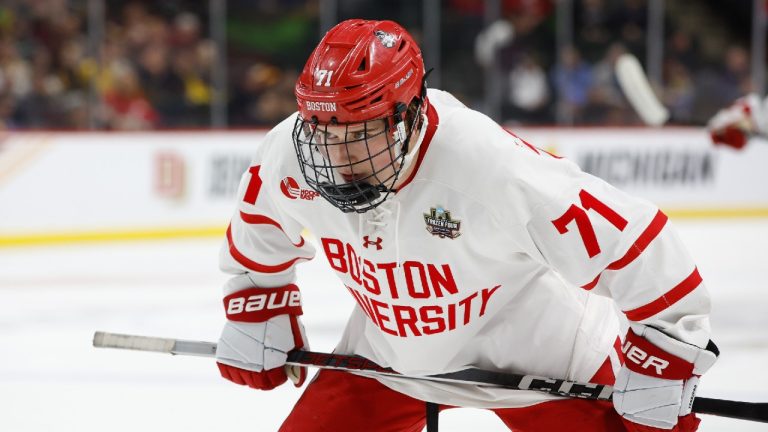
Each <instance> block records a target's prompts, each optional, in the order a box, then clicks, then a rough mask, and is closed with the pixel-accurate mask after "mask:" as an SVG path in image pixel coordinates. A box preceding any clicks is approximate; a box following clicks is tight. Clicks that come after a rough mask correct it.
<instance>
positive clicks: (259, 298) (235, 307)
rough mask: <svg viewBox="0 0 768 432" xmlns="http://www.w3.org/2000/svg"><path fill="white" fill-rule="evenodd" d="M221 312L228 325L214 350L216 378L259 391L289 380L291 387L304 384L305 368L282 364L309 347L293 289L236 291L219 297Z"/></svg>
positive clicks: (292, 287) (295, 290)
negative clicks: (295, 351) (298, 351)
mask: <svg viewBox="0 0 768 432" xmlns="http://www.w3.org/2000/svg"><path fill="white" fill-rule="evenodd" d="M224 309H225V310H226V312H227V323H226V324H225V325H224V329H223V330H222V332H221V337H220V338H219V343H218V346H217V348H216V363H217V365H218V367H219V371H220V372H221V376H223V377H224V378H226V379H228V380H230V381H232V382H235V383H237V384H241V385H247V386H249V387H252V388H255V389H260V390H271V389H273V388H275V387H277V386H279V385H280V384H282V383H284V382H285V381H286V380H287V379H288V378H290V379H291V381H293V383H294V384H295V385H296V387H299V386H301V385H302V384H303V383H304V380H305V379H306V377H307V369H306V368H305V367H298V366H289V365H286V364H285V362H286V359H287V355H288V352H289V351H291V350H294V349H302V348H304V349H306V348H308V347H309V344H308V343H307V338H306V335H305V333H304V326H303V325H302V324H301V321H300V319H299V315H301V313H302V310H301V295H300V293H299V289H298V287H296V285H287V286H283V287H276V288H256V287H254V288H247V289H244V290H241V291H237V292H235V293H233V294H230V295H228V296H226V297H225V298H224Z"/></svg>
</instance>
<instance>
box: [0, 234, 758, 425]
mask: <svg viewBox="0 0 768 432" xmlns="http://www.w3.org/2000/svg"><path fill="white" fill-rule="evenodd" d="M673 222H674V224H675V226H676V227H677V228H678V231H679V232H680V234H681V236H682V237H683V240H684V241H685V242H686V244H687V245H688V246H689V248H690V251H691V253H692V254H693V255H694V257H695V258H696V261H697V263H698V266H699V270H700V272H701V274H702V276H703V277H704V280H705V281H706V283H707V285H708V286H709V289H710V291H711V293H712V296H713V299H714V311H713V315H712V323H713V328H714V335H715V340H716V342H717V343H718V344H719V345H720V348H721V351H722V352H723V354H722V356H721V358H720V361H719V362H718V363H717V364H716V365H715V367H714V368H713V369H712V370H711V371H710V372H709V373H708V374H707V375H706V376H705V377H704V379H703V380H702V383H701V385H700V389H699V395H701V396H707V397H715V398H724V399H740V400H751V401H768V373H766V365H768V335H766V330H767V329H768V284H766V281H765V280H766V276H768V269H766V262H767V261H768V260H767V258H768V251H767V248H768V247H767V246H766V244H768V221H765V220H754V221H749V220H748V221H738V222H735V221H706V222H700V221H673ZM218 246H219V242H218V240H188V241H186V240H185V241H181V240H175V241H158V242H134V243H120V244H93V245H85V246H76V247H74V246H56V247H29V248H10V249H0V338H1V339H0V341H1V342H2V343H0V430H2V431H9V432H21V431H35V432H37V431H57V432H58V431H60V432H64V431H78V432H89V431H105V430H108V431H115V432H117V431H125V432H137V431H142V432H145V431H160V430H163V431H206V432H209V431H212V430H215V431H227V430H237V431H242V430H252V431H274V430H276V429H277V427H278V425H279V424H280V422H281V421H282V419H283V418H284V417H285V416H286V415H287V414H288V412H289V410H290V409H291V406H292V404H293V403H294V402H295V401H296V399H297V398H298V397H299V395H300V391H299V390H297V389H294V388H293V387H292V386H288V385H286V386H283V387H281V388H279V389H276V390H274V391H272V392H257V391H254V390H251V389H248V388H244V387H240V386H236V385H233V384H230V383H228V382H226V381H224V380H223V379H221V378H219V376H218V371H217V369H216V367H215V365H214V363H213V362H212V361H211V360H210V359H204V358H196V357H173V356H169V355H162V354H154V353H141V352H130V351H120V350H97V349H94V348H92V347H91V337H92V334H93V332H94V331H95V330H105V331H112V332H123V333H133V334H145V335H152V336H166V337H176V338H185V339H197V340H209V341H216V340H217V338H218V332H219V330H220V327H221V324H222V320H223V317H222V313H221V310H220V309H221V305H220V301H221V300H220V290H219V287H220V286H221V284H222V283H223V281H224V280H225V279H226V276H225V275H222V274H220V273H219V271H218V269H217V266H216V261H217V253H218ZM299 284H300V286H301V287H302V291H303V294H304V303H305V318H304V322H305V324H306V326H307V329H308V332H309V338H310V342H311V346H312V349H314V350H320V351H324V350H330V349H332V348H333V346H334V344H335V340H336V339H337V338H338V336H339V334H340V331H341V329H342V327H343V324H344V322H345V319H346V316H347V313H348V311H349V310H350V309H351V308H352V305H353V302H352V299H351V298H349V295H348V294H347V293H346V291H345V290H344V289H343V288H342V287H341V286H340V285H339V283H338V282H337V281H336V280H335V278H334V277H333V275H331V274H330V272H329V271H328V270H327V269H326V263H325V262H324V260H323V259H322V257H318V259H315V260H314V261H313V262H309V263H306V264H303V265H302V266H301V272H300V280H299ZM440 430H441V431H443V432H448V431H503V430H506V429H505V428H504V426H503V425H502V423H501V422H500V421H499V420H498V419H496V418H495V417H494V416H493V415H492V414H491V413H489V412H486V411H481V410H473V409H461V410H450V411H446V412H444V413H442V414H441V416H440ZM700 430H701V431H705V432H706V431H723V430H728V431H758V430H763V431H764V430H768V426H766V425H764V424H759V423H749V422H744V421H737V420H730V419H724V418H716V417H711V416H705V417H704V420H703V423H702V427H701V429H700Z"/></svg>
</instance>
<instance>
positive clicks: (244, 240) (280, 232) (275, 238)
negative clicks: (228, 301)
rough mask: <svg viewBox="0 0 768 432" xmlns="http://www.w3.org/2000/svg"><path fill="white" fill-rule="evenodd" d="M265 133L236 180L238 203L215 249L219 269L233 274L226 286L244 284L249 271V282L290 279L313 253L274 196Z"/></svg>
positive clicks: (276, 187) (286, 281)
mask: <svg viewBox="0 0 768 432" xmlns="http://www.w3.org/2000/svg"><path fill="white" fill-rule="evenodd" d="M269 138H270V135H268V136H267V138H266V139H265V142H264V143H263V144H262V146H261V147H260V148H259V150H258V151H257V154H256V157H255V158H254V159H253V160H252V162H251V166H250V167H249V168H248V170H247V171H246V172H245V173H244V174H243V176H242V178H241V180H240V185H239V187H238V193H237V206H236V209H235V212H234V214H233V215H232V219H231V221H230V224H229V227H228V228H227V233H226V240H225V241H224V243H223V245H222V248H221V251H220V254H219V267H220V268H221V270H222V271H224V272H226V273H231V274H233V275H236V276H235V278H233V280H230V283H228V286H234V287H238V288H242V286H243V282H242V281H243V278H242V275H247V280H248V281H249V282H248V283H252V285H251V286H260V287H273V286H283V285H286V284H289V283H292V282H294V280H295V266H296V264H298V263H300V262H302V261H305V260H309V259H312V258H313V257H314V254H315V249H314V247H313V246H312V245H311V244H310V243H308V242H306V241H305V240H304V238H303V237H302V230H303V227H302V226H301V224H299V223H298V222H297V221H296V220H295V219H293V218H292V217H291V216H290V215H289V214H287V213H286V212H285V211H284V210H283V209H281V208H280V207H279V206H278V205H277V202H276V200H275V199H273V193H274V191H275V190H279V185H277V184H276V183H275V182H276V181H275V180H274V179H273V177H274V175H272V173H273V172H275V168H276V167H272V166H269V165H268V164H267V162H266V159H268V158H266V157H264V156H263V154H264V153H265V150H264V147H266V146H267V145H268V140H269ZM263 159H264V160H263ZM234 279H237V280H238V282H237V283H234ZM226 291H227V288H226V287H225V292H226ZM227 294H228V293H227Z"/></svg>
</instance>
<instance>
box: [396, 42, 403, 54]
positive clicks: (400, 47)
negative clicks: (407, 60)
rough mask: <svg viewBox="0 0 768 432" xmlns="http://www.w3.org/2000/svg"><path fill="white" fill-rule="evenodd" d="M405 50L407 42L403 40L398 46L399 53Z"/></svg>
mask: <svg viewBox="0 0 768 432" xmlns="http://www.w3.org/2000/svg"><path fill="white" fill-rule="evenodd" d="M403 48H405V41H404V40H401V41H400V46H398V47H397V52H400V51H402V50H403Z"/></svg>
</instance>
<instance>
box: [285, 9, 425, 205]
mask: <svg viewBox="0 0 768 432" xmlns="http://www.w3.org/2000/svg"><path fill="white" fill-rule="evenodd" d="M295 93H296V100H297V102H298V105H299V115H298V118H297V121H296V125H295V127H294V133H293V141H294V145H295V147H296V153H297V156H298V159H299V164H300V166H301V170H302V173H303V174H304V177H305V179H306V180H307V183H308V184H309V186H310V187H312V188H313V189H315V190H316V191H318V192H319V193H320V195H322V196H323V197H324V198H325V199H326V200H328V201H330V202H331V203H332V204H334V205H335V206H336V207H338V208H340V209H341V210H342V211H345V212H351V211H356V212H364V211H367V210H369V209H371V208H373V207H376V206H377V205H379V204H381V202H383V201H384V199H386V197H387V196H388V195H389V193H390V192H392V191H393V187H394V184H395V182H396V181H397V178H398V175H399V174H400V171H401V170H402V168H403V160H404V157H405V154H406V153H407V151H408V142H409V139H410V136H411V134H412V132H413V131H414V130H415V129H416V126H417V124H418V123H419V122H418V121H415V120H414V119H413V118H411V119H410V120H411V121H410V122H406V121H405V119H406V112H409V113H410V114H411V115H415V114H416V113H418V114H419V115H420V113H421V110H422V108H423V104H422V102H423V99H424V96H425V94H426V89H425V86H424V62H423V60H422V56H421V50H420V49H419V47H418V45H417V44H416V42H415V41H414V40H413V38H412V37H411V35H410V34H408V32H407V31H406V30H405V29H404V28H403V27H401V26H400V25H398V24H397V23H395V22H392V21H366V20H360V19H352V20H347V21H344V22H341V23H339V24H337V25H336V26H335V27H333V28H332V29H331V30H329V31H328V33H326V35H325V36H324V37H323V39H322V40H321V41H320V43H319V44H318V46H317V47H316V48H315V50H314V51H313V52H312V55H311V56H310V57H309V60H308V61H307V64H306V65H305V66H304V70H303V71H302V73H301V75H300V76H299V79H298V80H297V82H296V89H295ZM382 120H383V122H382ZM374 122H377V123H374ZM374 124H379V125H382V124H383V125H384V126H383V128H384V130H383V131H382V133H381V134H380V138H379V141H378V142H381V141H380V140H381V139H382V138H383V137H386V149H384V150H381V149H379V148H378V146H377V145H369V144H371V142H369V140H368V139H367V138H359V137H357V138H352V134H350V133H346V132H344V133H341V134H340V135H341V136H342V137H341V139H339V140H337V141H336V142H333V143H331V142H328V140H325V141H324V140H323V138H322V137H324V136H327V130H328V128H329V125H330V126H331V127H339V126H344V127H346V128H347V129H346V130H347V131H351V130H352V129H350V128H351V127H352V128H354V127H355V126H357V127H362V128H363V129H364V130H375V129H376V127H375V126H374ZM355 133H356V132H355ZM363 135H365V134H363ZM355 143H356V144H358V145H360V144H362V145H365V148H366V149H367V155H365V156H364V157H351V158H350V159H354V160H348V161H344V162H340V161H338V160H335V161H334V160H332V159H333V158H331V157H329V154H331V153H333V151H337V152H338V151H341V152H342V154H346V155H350V154H351V151H350V149H351V148H352V147H351V145H352V144H355ZM340 146H343V147H340ZM382 154H386V156H387V157H388V161H387V163H386V164H384V165H386V166H383V164H382V163H381V159H382ZM375 159H376V160H375ZM345 176H346V180H345Z"/></svg>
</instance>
